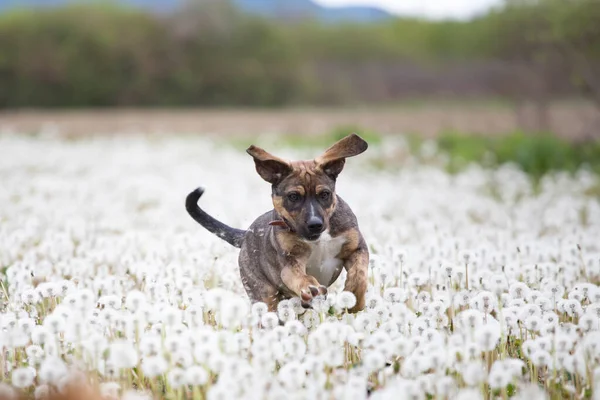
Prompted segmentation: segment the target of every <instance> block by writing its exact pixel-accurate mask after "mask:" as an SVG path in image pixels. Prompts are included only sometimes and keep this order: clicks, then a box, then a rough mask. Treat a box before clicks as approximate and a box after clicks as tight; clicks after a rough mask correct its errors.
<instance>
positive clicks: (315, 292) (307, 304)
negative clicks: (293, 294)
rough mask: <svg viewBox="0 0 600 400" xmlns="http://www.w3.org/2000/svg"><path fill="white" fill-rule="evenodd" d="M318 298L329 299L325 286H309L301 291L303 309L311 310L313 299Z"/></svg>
mask: <svg viewBox="0 0 600 400" xmlns="http://www.w3.org/2000/svg"><path fill="white" fill-rule="evenodd" d="M318 296H322V297H323V299H326V298H327V287H325V286H323V285H319V286H314V285H308V286H307V287H306V289H302V290H301V291H300V298H301V299H302V303H301V304H302V307H304V308H311V307H312V301H313V299H315V298H317V297H318Z"/></svg>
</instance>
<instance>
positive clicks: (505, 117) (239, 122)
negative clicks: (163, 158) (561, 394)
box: [0, 104, 594, 138]
mask: <svg viewBox="0 0 600 400" xmlns="http://www.w3.org/2000/svg"><path fill="white" fill-rule="evenodd" d="M593 115H594V109H593V108H592V107H590V106H586V105H581V104H578V105H574V104H562V105H554V106H552V107H551V109H550V112H549V125H550V128H551V129H552V130H553V131H554V132H556V133H558V134H559V135H561V136H563V137H568V138H580V137H582V135H583V132H584V128H585V124H586V123H589V121H590V120H591V119H592V117H593ZM342 125H355V126H358V127H362V128H365V129H372V130H375V131H377V132H381V133H384V134H392V133H419V134H423V135H425V136H432V135H435V134H437V133H439V132H440V131H443V130H446V129H453V130H458V131H462V132H474V133H482V134H499V133H505V132H510V131H513V130H515V129H517V119H516V114H515V112H514V110H513V109H510V108H508V107H501V106H489V105H481V106H477V105H468V106H426V107H398V108H380V109H290V110H242V109H239V110H206V109H204V110H202V109H176V110H166V109H156V110H152V109H146V110H140V109H114V110H81V111H35V110H34V111H8V112H0V129H2V130H7V129H8V130H15V131H18V132H24V133H33V132H37V131H39V130H40V129H42V128H43V127H56V128H58V130H59V131H60V132H61V133H64V134H67V135H82V134H105V133H108V134H114V133H117V132H118V133H120V132H127V131H143V132H163V133H201V134H214V135H244V134H249V133H252V134H257V133H276V134H290V133H296V134H297V133H306V134H318V133H323V132H328V131H330V130H331V129H334V128H336V127H339V126H342ZM588 134H589V130H588Z"/></svg>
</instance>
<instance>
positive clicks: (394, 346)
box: [0, 133, 600, 400]
mask: <svg viewBox="0 0 600 400" xmlns="http://www.w3.org/2000/svg"><path fill="white" fill-rule="evenodd" d="M255 144H257V145H261V146H264V147H266V148H267V149H268V150H271V151H273V152H274V153H276V154H277V155H280V156H282V157H287V158H305V159H306V158H312V157H314V156H317V155H318V154H319V152H320V151H321V150H322V149H314V150H308V149H304V150H299V149H280V150H279V151H277V150H276V149H274V148H272V147H269V146H268V142H267V141H266V140H265V142H258V143H255ZM244 150H245V147H243V146H231V145H223V144H220V143H217V142H215V141H209V140H207V139H199V138H191V137H177V136H163V137H150V138H148V137H142V136H137V135H130V134H127V135H120V136H119V135H112V136H108V137H99V138H87V139H80V140H63V139H60V138H58V137H56V136H53V135H41V136H39V137H19V136H16V135H10V134H8V133H5V134H4V135H2V136H0V181H1V182H2V184H1V185H0V205H1V207H0V283H1V286H0V300H1V301H0V307H1V308H0V312H1V314H0V328H1V331H0V349H1V354H0V378H1V381H2V383H0V397H1V398H10V397H11V396H17V395H19V396H21V395H25V396H27V397H30V398H33V397H35V398H38V399H43V398H44V397H46V396H48V395H49V394H52V393H60V392H61V391H62V390H64V389H65V388H67V387H70V385H74V384H78V383H81V382H84V381H85V382H87V383H89V384H91V385H93V387H95V388H96V389H97V390H98V391H99V392H100V393H101V394H102V396H103V397H104V398H106V399H125V400H133V399H136V400H138V399H151V398H154V399H160V398H164V399H177V400H180V399H228V400H229V399H308V398H310V399H365V398H367V397H370V398H372V399H469V400H470V399H492V398H499V399H507V398H513V399H527V400H535V399H563V398H572V399H584V398H586V399H587V398H592V399H600V394H599V393H600V288H599V287H598V284H599V283H600V205H599V203H598V200H597V198H596V199H595V198H593V197H590V196H589V195H588V194H586V193H588V192H589V189H590V188H591V187H594V185H597V184H598V180H597V177H596V176H594V175H592V174H591V173H587V172H585V171H583V170H582V171H580V172H579V173H577V174H575V175H574V176H570V175H566V174H561V173H556V174H553V175H549V176H546V177H545V178H544V179H543V180H542V181H541V182H540V185H539V186H538V187H536V188H535V189H534V188H533V186H532V185H531V184H530V182H529V179H528V177H527V176H526V175H524V174H523V173H522V172H520V171H519V170H517V169H516V168H515V167H512V166H510V165H506V166H503V167H501V168H497V169H494V170H486V169H483V168H481V167H479V166H477V165H472V166H470V167H468V168H467V169H465V170H463V171H462V172H459V173H458V174H455V175H450V174H448V173H447V172H445V170H444V169H443V168H442V166H441V164H443V159H444V157H443V155H440V154H437V152H436V149H435V146H433V145H432V144H431V143H426V144H425V145H424V147H423V148H422V149H421V151H420V152H419V153H412V154H411V153H410V152H409V151H408V147H407V145H406V143H405V142H404V141H403V140H402V139H401V138H394V139H389V140H385V141H384V142H383V143H382V144H381V145H379V146H371V148H370V149H369V150H368V151H367V152H366V153H364V154H363V155H361V156H358V157H356V158H352V159H349V160H348V162H347V163H346V168H345V170H344V171H343V172H342V174H341V176H340V178H339V181H338V188H337V189H338V194H340V195H341V196H342V197H343V198H344V199H345V200H346V201H347V202H348V203H349V204H350V206H351V207H352V208H353V210H354V212H355V213H356V215H357V217H358V220H359V224H360V228H361V230H362V232H363V234H364V236H365V238H366V241H367V242H368V244H369V247H370V249H371V261H370V268H369V281H370V286H369V292H368V297H367V308H366V310H365V311H363V312H360V313H358V314H357V315H351V314H347V313H346V312H345V310H346V309H347V308H348V307H351V306H352V304H353V302H354V298H353V296H352V295H351V294H349V293H345V292H342V287H343V281H344V279H345V274H342V276H341V277H340V279H339V280H338V282H336V284H335V285H334V287H333V288H331V289H330V291H329V296H328V297H327V299H320V300H319V301H316V302H315V304H314V309H312V310H304V309H303V308H302V307H300V305H299V302H298V301H296V300H295V299H293V300H291V301H284V302H282V303H281V304H280V305H279V309H278V311H277V313H270V312H267V308H266V306H265V305H264V304H260V303H259V304H254V305H251V304H250V303H249V301H248V299H247V297H246V296H245V293H244V291H243V288H242V285H241V282H240V278H239V275H238V269H237V268H238V267H237V255H238V250H237V249H235V248H233V247H230V246H229V245H228V244H226V243H225V242H223V241H221V240H220V239H218V238H216V237H215V236H213V235H211V234H209V233H208V232H207V231H205V230H204V229H203V228H202V227H200V226H199V225H197V224H196V223H195V222H194V221H193V220H192V219H191V218H190V217H189V216H188V215H187V213H186V211H185V208H184V198H185V196H186V195H187V193H188V192H189V191H191V190H192V189H194V188H195V187H197V186H203V187H204V188H205V189H206V192H205V194H204V196H203V197H202V198H201V200H200V205H201V206H202V207H204V208H205V209H206V210H207V211H208V212H209V213H211V214H212V215H214V216H215V217H217V218H219V219H220V220H222V221H223V222H226V223H228V224H230V225H232V226H234V227H239V228H245V227H247V226H248V225H249V224H250V223H251V222H252V221H253V219H254V218H255V217H257V216H258V215H259V214H261V213H263V212H264V211H266V210H268V209H270V206H271V203H270V197H269V196H270V187H269V185H268V184H267V183H265V182H263V181H262V180H261V179H260V177H259V176H258V175H257V174H256V172H255V170H254V166H253V162H252V159H251V158H250V157H249V156H248V155H247V154H246V153H245V151H244ZM382 166H383V167H382Z"/></svg>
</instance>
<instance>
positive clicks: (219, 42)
mask: <svg viewBox="0 0 600 400" xmlns="http://www.w3.org/2000/svg"><path fill="white" fill-rule="evenodd" d="M595 1H596V0H577V1H575V2H569V3H574V4H575V3H576V4H577V7H575V6H573V7H571V6H565V5H564V4H566V3H564V2H562V1H561V0H539V1H537V2H528V1H526V0H514V1H512V2H510V3H511V4H519V2H522V3H524V5H522V6H515V7H509V8H507V9H506V10H502V11H499V12H493V13H491V14H490V15H488V16H483V17H481V18H478V19H475V20H473V21H466V22H434V21H423V20H417V19H396V20H391V21H388V22H383V23H379V24H341V25H337V24H336V25H319V24H317V23H313V22H306V23H298V24H289V25H284V24H279V23H277V22H274V21H271V20H265V19H261V18H258V17H250V16H247V15H243V14H240V13H239V12H238V11H237V10H236V9H235V8H234V7H233V6H231V5H230V4H229V2H227V1H225V0H219V1H208V0H206V1H198V2H191V3H190V6H188V8H186V9H185V10H183V11H181V12H179V13H177V14H175V15H161V16H157V15H153V14H150V13H146V12H143V11H139V10H133V9H125V8H119V7H117V6H115V5H114V4H113V5H99V4H98V2H92V3H89V4H79V5H72V6H65V7H62V8H54V9H48V10H44V11H33V10H21V11H14V12H10V13H4V14H0V108H8V107H89V106H128V105H134V106H180V105H190V106H195V105H200V106H286V105H295V104H348V103H357V102H369V103H372V102H385V101H393V100H398V99H400V98H403V99H406V98H407V97H411V96H415V95H416V96H419V95H424V96H427V95H431V96H437V95H440V94H441V95H449V96H450V97H451V98H455V97H460V96H468V95H469V94H471V95H473V94H474V95H496V96H504V97H507V98H509V99H510V100H516V99H522V98H524V97H532V96H533V97H535V98H539V97H540V96H551V95H554V94H556V93H560V94H561V95H564V94H565V89H564V88H565V87H573V83H576V86H577V87H578V88H579V89H580V90H582V91H583V92H585V93H590V92H594V90H593V88H595V87H600V85H597V84H594V82H593V80H594V78H595V77H596V75H597V74H594V73H593V71H594V68H595V67H594V66H595V65H596V64H595V63H597V62H598V57H600V55H599V54H598V51H597V49H598V48H600V35H599V32H600V30H598V29H597V27H596V25H597V24H594V21H595V20H597V18H596V19H595V16H596V14H594V12H592V11H593V10H594V9H593V6H594V2H595ZM563 3H564V4H563ZM531 4H535V5H534V6H531ZM532 7H533V8H532ZM536 7H537V8H536ZM540 7H542V8H540ZM566 7H568V8H566ZM540 9H541V10H549V11H552V12H548V13H541V12H537V11H536V10H538V11H539V10H540ZM597 12H598V11H597V8H596V13H597ZM556 32H558V33H556ZM540 35H542V36H543V37H542V39H539V38H538V36H540ZM569 52H571V53H572V54H574V56H573V57H570V56H568V57H563V56H562V55H564V54H571V53H569ZM557 55H561V57H562V58H561V57H558V56H557ZM544 57H545V58H544ZM540 58H541V59H543V60H551V62H549V61H548V62H547V61H542V62H537V64H536V61H535V60H537V59H540ZM532 65H533V66H534V69H533V70H530V69H531V68H530V67H531V66H532ZM523 66H525V67H526V68H524V67H523ZM547 70H551V71H550V72H551V73H549V72H548V71H547ZM523 71H525V72H526V73H525V74H524V75H523ZM538 72H540V73H538ZM542 72H543V73H542ZM531 77H535V78H536V79H532V78H531ZM538 77H542V78H543V79H542V81H539V79H538ZM540 79H541V78H540ZM538 81H539V82H538ZM573 91H574V89H573ZM567 94H568V93H567ZM599 99H600V98H599ZM599 102H600V100H599Z"/></svg>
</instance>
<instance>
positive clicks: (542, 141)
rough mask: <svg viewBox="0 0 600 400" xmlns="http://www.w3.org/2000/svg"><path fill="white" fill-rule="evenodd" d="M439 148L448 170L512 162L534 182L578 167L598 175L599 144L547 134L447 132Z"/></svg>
mask: <svg viewBox="0 0 600 400" xmlns="http://www.w3.org/2000/svg"><path fill="white" fill-rule="evenodd" d="M438 146H439V149H440V150H442V151H444V152H446V153H447V154H448V155H449V156H450V165H449V168H450V169H451V170H457V169H460V168H461V167H463V166H465V165H466V164H468V163H470V162H478V163H482V164H484V165H488V166H494V165H499V164H504V163H514V164H516V165H518V166H519V167H520V168H521V169H523V171H525V172H527V173H528V174H530V175H531V176H532V177H533V178H534V179H539V178H540V177H542V176H543V175H544V174H546V173H548V172H550V171H568V172H575V171H576V170H577V169H578V168H581V167H588V168H590V169H592V170H593V171H595V172H598V173H600V141H594V142H588V143H572V142H568V141H566V140H563V139H560V138H558V137H556V136H554V135H551V134H547V133H524V132H514V133H510V134H508V135H497V136H483V135H476V134H471V135H469V134H464V133H457V132H446V133H443V134H442V135H441V136H440V137H439V139H438Z"/></svg>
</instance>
